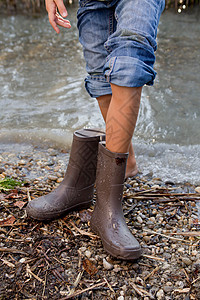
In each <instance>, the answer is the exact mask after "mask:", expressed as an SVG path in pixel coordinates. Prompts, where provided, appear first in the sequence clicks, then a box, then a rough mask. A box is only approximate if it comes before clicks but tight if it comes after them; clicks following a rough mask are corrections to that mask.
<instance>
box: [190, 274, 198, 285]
mask: <svg viewBox="0 0 200 300" xmlns="http://www.w3.org/2000/svg"><path fill="white" fill-rule="evenodd" d="M198 280H200V276H199V277H197V278H196V279H195V280H193V281H192V282H191V285H192V284H194V283H195V282H197V281H198Z"/></svg>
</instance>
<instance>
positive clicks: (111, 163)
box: [96, 142, 128, 207]
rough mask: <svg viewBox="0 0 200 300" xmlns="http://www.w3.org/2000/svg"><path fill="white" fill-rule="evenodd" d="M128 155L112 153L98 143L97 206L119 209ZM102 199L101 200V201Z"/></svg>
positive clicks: (102, 144) (103, 144)
mask: <svg viewBox="0 0 200 300" xmlns="http://www.w3.org/2000/svg"><path fill="white" fill-rule="evenodd" d="M127 158H128V153H114V152H111V151H109V150H108V149H106V147H105V143H104V142H102V143H99V152H98V164H97V180H96V187H97V201H99V200H98V199H101V201H99V203H98V205H100V206H101V205H108V206H112V205H114V206H115V207H116V206H118V207H121V201H122V196H123V187H124V179H125V171H126V163H127ZM102 199H103V200H102Z"/></svg>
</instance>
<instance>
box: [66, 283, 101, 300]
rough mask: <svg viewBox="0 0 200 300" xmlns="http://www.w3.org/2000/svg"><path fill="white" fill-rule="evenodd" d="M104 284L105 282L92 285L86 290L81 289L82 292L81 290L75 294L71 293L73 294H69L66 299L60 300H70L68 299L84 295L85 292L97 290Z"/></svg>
mask: <svg viewBox="0 0 200 300" xmlns="http://www.w3.org/2000/svg"><path fill="white" fill-rule="evenodd" d="M105 284H106V281H103V282H100V283H97V284H94V285H92V286H90V287H88V288H86V289H83V290H81V291H77V292H75V293H73V294H71V295H68V296H67V297H64V298H61V299H60V300H66V299H70V298H73V297H76V296H79V295H81V294H83V293H85V292H87V291H91V290H93V289H95V288H98V287H100V286H103V285H105Z"/></svg>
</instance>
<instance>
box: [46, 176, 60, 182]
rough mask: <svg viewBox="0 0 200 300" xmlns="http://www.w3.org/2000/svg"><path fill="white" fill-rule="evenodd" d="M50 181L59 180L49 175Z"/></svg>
mask: <svg viewBox="0 0 200 300" xmlns="http://www.w3.org/2000/svg"><path fill="white" fill-rule="evenodd" d="M48 179H49V180H51V181H56V180H57V179H58V178H57V176H54V175H49V176H48Z"/></svg>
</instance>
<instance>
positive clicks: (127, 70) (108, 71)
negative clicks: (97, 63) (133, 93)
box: [104, 56, 156, 87]
mask: <svg viewBox="0 0 200 300" xmlns="http://www.w3.org/2000/svg"><path fill="white" fill-rule="evenodd" d="M104 74H105V77H106V80H107V82H110V83H113V84H116V85H119V86H126V87H139V86H143V85H145V84H146V85H153V82H154V79H155V77H156V72H155V71H154V69H153V67H150V66H149V65H147V64H145V63H144V62H143V61H141V60H139V59H137V58H134V57H128V56H118V57H112V58H111V59H110V60H109V61H108V62H107V63H106V64H105V66H104Z"/></svg>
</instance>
